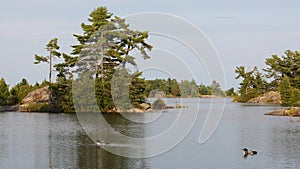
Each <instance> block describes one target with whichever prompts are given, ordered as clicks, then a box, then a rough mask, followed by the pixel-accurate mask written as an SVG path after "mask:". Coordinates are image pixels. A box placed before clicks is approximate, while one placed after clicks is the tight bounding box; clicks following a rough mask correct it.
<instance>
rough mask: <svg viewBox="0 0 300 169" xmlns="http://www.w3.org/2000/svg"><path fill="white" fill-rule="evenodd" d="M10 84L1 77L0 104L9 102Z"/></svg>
mask: <svg viewBox="0 0 300 169" xmlns="http://www.w3.org/2000/svg"><path fill="white" fill-rule="evenodd" d="M8 97H9V85H8V84H6V82H5V80H4V78H1V79H0V105H6V104H8V101H7V99H8Z"/></svg>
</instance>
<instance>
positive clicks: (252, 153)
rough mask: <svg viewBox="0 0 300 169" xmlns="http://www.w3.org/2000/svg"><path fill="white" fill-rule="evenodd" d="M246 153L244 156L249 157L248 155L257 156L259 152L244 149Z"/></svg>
mask: <svg viewBox="0 0 300 169" xmlns="http://www.w3.org/2000/svg"><path fill="white" fill-rule="evenodd" d="M242 150H243V151H244V156H245V157H246V156H248V155H255V154H257V151H253V150H248V149H247V148H244V149H242Z"/></svg>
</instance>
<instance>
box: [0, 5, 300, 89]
mask: <svg viewBox="0 0 300 169" xmlns="http://www.w3.org/2000/svg"><path fill="white" fill-rule="evenodd" d="M0 2H1V6H0V23H1V26H0V48H1V53H0V57H1V61H0V78H1V77H3V78H5V80H6V81H7V83H9V84H10V86H13V85H14V84H16V83H18V82H20V81H21V79H22V78H26V79H27V80H28V81H29V82H30V83H32V84H34V83H35V82H41V81H43V80H44V79H45V78H47V76H48V66H47V65H45V64H44V65H43V64H41V65H34V64H33V62H34V54H40V55H46V54H47V53H46V51H45V45H46V44H47V42H48V41H49V40H50V39H52V38H54V37H57V38H58V39H59V44H60V46H61V51H63V52H65V53H70V51H71V48H70V46H71V45H74V44H77V41H76V39H75V38H74V37H73V34H81V33H82V31H81V28H80V24H81V23H83V22H84V23H86V22H87V18H88V15H89V14H90V13H91V12H92V10H93V9H95V8H96V7H98V6H106V7H107V8H108V10H109V11H110V12H112V13H114V14H115V15H117V16H121V17H129V19H128V20H130V16H132V15H134V14H137V13H148V12H151V13H161V14H168V15H171V16H173V18H174V17H177V18H179V20H181V21H182V20H184V21H185V22H186V23H188V24H187V25H193V26H195V27H196V28H197V29H198V30H199V31H200V32H201V33H202V34H203V35H205V37H206V38H207V40H208V42H210V43H211V46H212V47H213V48H214V49H215V50H216V53H217V54H218V57H219V61H218V63H220V64H218V65H222V67H220V66H216V67H215V68H214V69H215V70H216V72H215V73H216V74H220V73H217V72H220V70H221V71H222V72H223V73H224V77H225V79H226V85H225V87H224V88H230V87H235V88H237V87H238V84H239V81H238V80H235V79H234V78H235V76H236V75H235V73H234V70H235V68H236V67H237V66H241V65H244V66H245V67H246V68H247V69H251V68H253V67H254V66H258V67H259V68H260V69H262V68H264V66H265V65H264V61H265V59H266V58H268V57H270V56H271V55H273V54H278V55H282V54H283V53H284V51H285V50H287V49H289V50H293V51H295V50H300V46H299V44H300V23H299V18H300V1H299V0H286V1H282V0H264V1H261V0H252V1H245V0H226V1H221V2H220V1H217V0H210V1H195V0H194V1H192V0H185V1H174V0H164V1H161V0H160V1H158V0H152V1H140V0H127V1H123V0H97V1H96V0H89V1H82V0H72V1H71V0H64V1H61V0H51V1H49V0H48V1H45V0H43V1H41V0H26V1H20V0H0ZM154 19H155V18H154ZM143 22H146V21H143ZM149 22H150V21H149ZM170 25H173V22H172V23H171V22H170V23H164V24H161V25H160V26H161V29H163V27H168V26H170ZM146 28H147V27H146ZM179 28H180V27H175V29H174V30H173V31H174V32H175V33H176V30H179ZM149 31H151V30H149ZM177 33H178V36H179V34H180V33H181V34H183V35H182V38H184V36H191V35H189V34H188V32H187V31H182V32H177ZM150 36H151V34H150ZM180 36H181V35H180ZM193 38H198V37H196V36H195V37H193ZM150 40H151V42H152V43H153V46H154V49H156V50H154V51H153V53H151V54H153V56H152V58H154V59H153V61H152V64H154V65H159V63H160V62H161V61H162V60H164V59H163V56H165V60H170V59H166V58H169V57H171V58H172V56H173V57H175V58H176V59H175V60H177V61H178V63H177V61H174V63H171V64H168V65H166V64H165V65H166V67H168V66H169V67H171V68H170V69H169V70H170V72H171V74H173V75H174V76H171V77H177V76H178V77H179V79H183V78H184V77H188V76H186V74H184V73H182V72H184V71H183V69H185V70H189V72H190V74H193V75H194V76H195V77H196V80H197V82H198V83H202V82H203V83H207V81H208V80H207V78H205V77H206V76H207V75H200V74H201V73H199V72H198V71H199V70H203V71H205V70H204V69H205V66H199V69H198V70H196V69H197V65H196V64H195V62H194V61H193V58H192V57H191V58H190V59H188V58H189V57H190V55H193V53H191V52H190V53H189V52H185V53H183V52H182V51H185V49H184V47H182V46H181V48H182V50H180V51H179V49H180V47H176V45H178V44H176V43H177V42H178V41H177V42H174V40H173V41H172V42H169V41H170V39H163V38H161V37H160V38H155V35H154V36H153V38H152V37H150ZM168 40H169V41H168ZM173 45H174V46H173ZM173 49H174V50H173ZM176 49H177V50H176ZM159 55H163V56H159ZM187 55H189V56H187ZM156 56H157V57H156ZM159 57H161V59H157V58H159ZM200 57H203V56H200ZM205 57H208V56H205ZM183 60H187V61H186V62H185V64H184V66H183V67H184V68H180V69H179V68H178V64H180V63H183V62H184V61H183ZM204 60H205V59H204ZM204 65H205V64H204ZM206 66H207V65H206ZM208 66H209V67H213V66H212V65H208ZM162 67H163V65H162ZM141 69H142V70H146V68H145V69H143V68H141ZM209 71H210V72H212V71H214V70H213V69H212V68H210V69H209ZM212 73H213V72H212ZM151 74H152V76H153V75H154V77H155V76H156V75H155V72H153V71H152V72H151V71H148V72H147V71H145V76H147V75H149V76H151ZM167 74H168V73H167ZM169 74H170V73H169ZM221 74H222V73H221ZM222 75H223V74H222ZM201 77H203V79H201ZM207 77H208V76H207ZM213 78H214V77H211V78H210V79H209V80H214V79H213Z"/></svg>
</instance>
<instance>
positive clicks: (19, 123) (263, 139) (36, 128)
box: [0, 99, 300, 169]
mask: <svg viewBox="0 0 300 169" xmlns="http://www.w3.org/2000/svg"><path fill="white" fill-rule="evenodd" d="M166 101H167V102H168V104H169V105H175V103H180V102H182V103H181V104H182V105H186V106H188V107H189V108H185V109H173V110H168V111H167V112H164V113H158V112H156V113H148V114H134V116H136V117H137V119H143V120H144V122H145V121H146V122H147V123H146V124H143V123H139V122H131V121H129V120H127V119H126V118H123V117H122V116H121V115H118V114H104V117H105V119H106V121H107V122H108V124H110V126H111V127H112V128H113V129H114V130H115V132H116V133H122V134H124V135H128V136H130V137H136V138H144V137H147V138H150V137H154V136H159V135H160V134H162V133H164V132H166V131H167V130H168V129H169V128H172V127H174V126H172V125H173V124H174V123H175V122H178V119H179V120H183V121H179V125H182V128H184V126H185V125H186V124H187V123H188V122H190V121H189V120H190V119H189V117H192V118H194V117H193V116H194V115H195V114H196V115H197V117H196V121H195V123H193V124H191V125H190V126H191V130H189V132H186V133H185V134H182V133H181V132H182V131H185V130H183V129H182V131H181V130H180V128H179V129H178V134H177V135H176V134H174V135H173V136H170V137H169V138H168V139H165V140H160V141H161V142H160V143H159V144H161V143H162V144H164V145H167V144H168V142H170V144H171V142H172V140H176V139H178V137H182V138H183V139H182V140H181V139H180V142H179V143H178V144H177V145H176V146H175V147H173V148H172V149H170V150H168V151H166V152H164V151H163V150H162V152H164V153H163V154H159V155H156V156H153V157H148V158H129V157H121V156H118V155H114V154H112V153H110V152H109V149H107V148H108V147H113V149H114V150H116V151H117V152H118V151H119V152H121V151H126V152H129V154H132V155H134V154H139V153H140V150H144V151H143V153H145V155H149V154H151V153H152V152H154V150H156V149H157V147H154V146H155V145H156V144H150V143H149V144H148V143H147V141H145V144H143V145H138V146H139V148H132V145H134V144H133V143H131V142H130V141H128V142H126V140H125V141H124V140H116V139H114V138H113V136H112V135H111V134H109V133H105V131H108V130H106V128H105V127H102V128H101V130H99V131H100V132H101V133H100V134H99V135H101V139H102V138H103V139H104V140H105V141H108V142H110V144H109V145H106V147H104V146H103V148H97V147H96V146H95V144H94V142H93V139H94V138H92V139H91V138H89V137H88V136H87V135H86V133H85V131H84V130H83V129H82V128H81V126H80V124H79V122H78V119H77V116H76V115H75V114H47V113H15V112H7V113H0V168H3V169H10V168H12V169H15V168H29V169H31V168H108V169H117V168H137V169H139V168H149V169H152V168H153V169H168V168H170V169H177V168H178V169H198V168H204V169H206V168H208V169H209V168H213V169H214V168H216V169H219V168H230V169H234V168H237V169H239V168H243V169H245V168H270V169H273V168H300V122H297V120H298V119H297V118H294V119H293V120H294V122H290V118H289V117H273V116H265V115H264V113H266V112H269V111H271V110H275V109H279V108H280V107H275V106H267V105H261V106H254V105H245V104H239V103H231V101H230V99H229V100H227V101H226V105H225V109H224V113H223V117H222V119H221V121H220V123H219V125H218V127H217V129H216V131H215V132H214V133H213V135H212V136H211V137H210V138H209V139H208V140H207V141H206V142H204V143H202V144H200V143H199V136H200V133H201V131H202V128H203V126H204V124H205V119H206V117H207V115H208V114H209V113H210V114H211V115H212V117H211V119H210V120H212V119H214V118H215V119H214V120H216V119H217V118H218V117H217V116H216V117H214V116H213V115H215V114H217V113H218V112H215V110H214V108H216V107H217V109H218V108H219V107H222V105H223V104H222V100H221V99H213V104H214V106H212V107H211V100H210V99H200V100H199V99H182V100H180V99H167V100H166ZM209 108H211V112H209V113H208V110H209ZM195 112H196V113H195ZM179 114H183V118H182V119H181V118H178V116H179ZM128 116H132V114H129V115H128ZM89 117H91V119H92V118H94V117H93V115H90V116H89ZM130 118H132V117H130ZM184 120H186V121H184ZM212 124H213V123H212ZM130 147H131V148H130ZM243 147H248V148H250V149H255V150H257V151H258V154H257V155H256V156H249V157H247V158H244V157H243V156H242V150H241V149H242V148H243ZM107 150H108V151H107ZM138 151H139V152H138Z"/></svg>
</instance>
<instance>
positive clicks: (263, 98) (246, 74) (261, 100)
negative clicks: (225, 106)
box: [234, 50, 300, 116]
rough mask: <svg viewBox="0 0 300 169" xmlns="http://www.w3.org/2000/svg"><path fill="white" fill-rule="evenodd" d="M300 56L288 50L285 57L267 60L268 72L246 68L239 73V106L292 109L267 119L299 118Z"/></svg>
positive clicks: (276, 112) (242, 67)
mask: <svg viewBox="0 0 300 169" xmlns="http://www.w3.org/2000/svg"><path fill="white" fill-rule="evenodd" d="M299 63H300V53H299V52H298V51H295V52H293V51H290V50H287V51H285V52H284V55H282V56H278V55H272V57H270V58H267V59H266V61H265V64H266V66H267V68H265V69H263V72H260V71H259V70H258V68H257V67H254V68H253V69H252V70H246V69H245V67H244V66H239V67H237V68H236V69H235V73H237V76H236V79H242V82H241V83H240V87H239V91H238V94H237V95H236V96H235V97H234V100H235V101H236V102H247V103H255V104H275V105H282V106H290V107H291V108H289V109H285V110H276V111H273V112H270V113H266V115H279V116H298V114H299V113H298V110H299V106H300V64H299Z"/></svg>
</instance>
